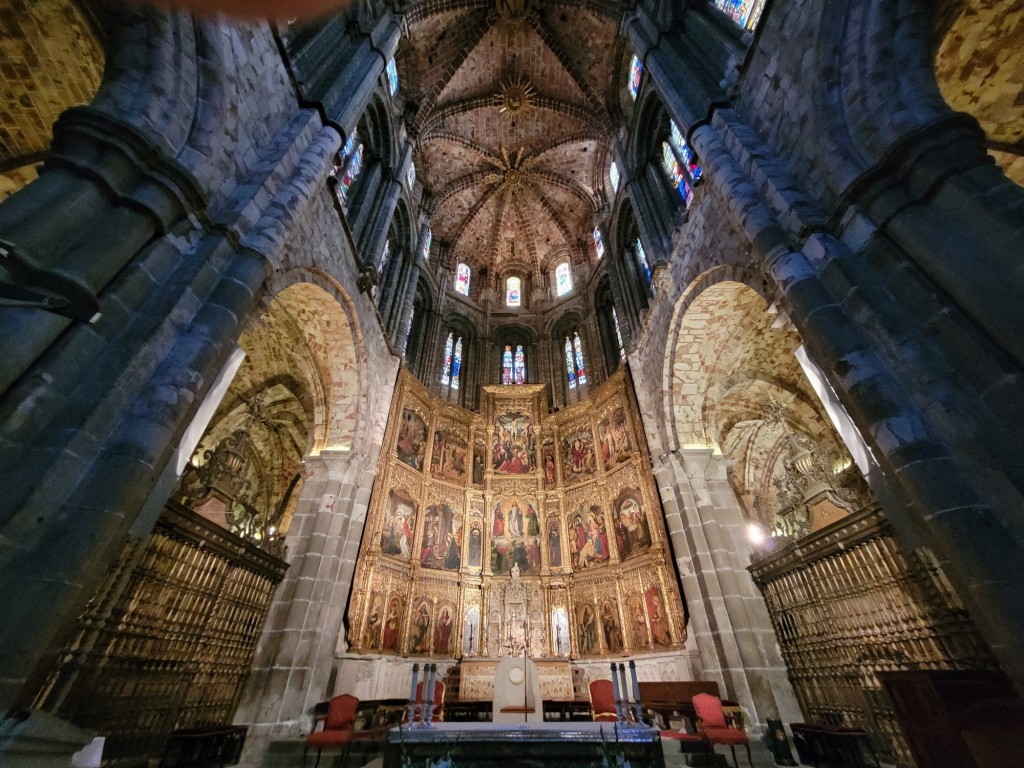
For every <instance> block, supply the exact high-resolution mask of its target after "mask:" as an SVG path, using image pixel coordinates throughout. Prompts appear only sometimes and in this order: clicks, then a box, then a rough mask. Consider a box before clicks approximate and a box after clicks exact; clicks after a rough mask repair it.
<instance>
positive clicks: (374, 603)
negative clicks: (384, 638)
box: [359, 590, 385, 651]
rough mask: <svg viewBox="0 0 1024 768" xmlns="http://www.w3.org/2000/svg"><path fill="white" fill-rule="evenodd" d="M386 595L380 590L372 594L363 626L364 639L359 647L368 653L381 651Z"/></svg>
mask: <svg viewBox="0 0 1024 768" xmlns="http://www.w3.org/2000/svg"><path fill="white" fill-rule="evenodd" d="M384 617H385V614H384V595H383V594H382V593H381V592H380V591H379V590H373V591H372V592H371V593H370V600H369V608H368V610H367V613H366V621H365V623H364V624H363V637H362V640H361V641H360V643H359V645H360V647H361V648H362V649H364V650H367V651H374V650H378V649H380V643H381V637H380V635H381V630H382V629H383V628H384Z"/></svg>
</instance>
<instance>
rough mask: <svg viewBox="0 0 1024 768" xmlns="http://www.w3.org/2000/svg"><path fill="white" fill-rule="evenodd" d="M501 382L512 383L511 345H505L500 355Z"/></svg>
mask: <svg viewBox="0 0 1024 768" xmlns="http://www.w3.org/2000/svg"><path fill="white" fill-rule="evenodd" d="M501 383H502V384H511V383H512V347H505V351H504V352H503V353H502V355H501Z"/></svg>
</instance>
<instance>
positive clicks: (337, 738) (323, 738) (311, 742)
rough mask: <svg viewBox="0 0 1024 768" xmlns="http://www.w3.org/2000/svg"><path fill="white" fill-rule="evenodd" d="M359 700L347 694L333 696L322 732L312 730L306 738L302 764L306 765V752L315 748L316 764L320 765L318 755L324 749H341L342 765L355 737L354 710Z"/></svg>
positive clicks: (314, 767) (315, 767)
mask: <svg viewBox="0 0 1024 768" xmlns="http://www.w3.org/2000/svg"><path fill="white" fill-rule="evenodd" d="M358 706H359V699H358V698H356V697H355V696H352V695H351V694H348V693H343V694H341V696H335V697H334V698H333V699H331V703H330V705H329V706H328V707H327V717H326V718H325V719H324V720H323V726H324V727H323V730H319V731H317V730H314V731H313V732H312V733H311V734H309V736H307V737H306V748H305V749H304V750H303V751H302V764H303V765H305V764H306V752H307V751H308V750H309V748H310V747H316V763H314V764H313V768H317V766H319V765H320V754H321V753H322V752H323V749H324V747H342V753H341V762H342V764H344V762H345V758H346V757H347V756H348V750H349V748H350V747H351V746H352V741H353V737H354V735H355V731H354V726H355V722H356V708H357V707H358Z"/></svg>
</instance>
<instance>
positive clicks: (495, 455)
mask: <svg viewBox="0 0 1024 768" xmlns="http://www.w3.org/2000/svg"><path fill="white" fill-rule="evenodd" d="M491 458H492V467H493V469H494V471H495V472H497V473H499V474H502V475H525V474H528V473H530V472H533V471H534V470H535V469H537V438H536V436H535V434H534V430H533V419H531V418H530V417H529V416H528V415H526V414H524V413H523V412H522V411H511V412H508V413H505V414H502V415H501V416H499V417H498V418H497V419H496V420H495V422H494V442H493V443H492V445H491Z"/></svg>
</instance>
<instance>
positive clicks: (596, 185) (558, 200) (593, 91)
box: [397, 0, 623, 275]
mask: <svg viewBox="0 0 1024 768" xmlns="http://www.w3.org/2000/svg"><path fill="white" fill-rule="evenodd" d="M621 15H622V10H621V7H620V6H619V3H616V2H590V3H587V2H579V3H577V2H571V3H570V2H540V1H539V0H532V1H531V0H497V1H495V0H483V1H482V2H481V1H479V0H477V1H475V2H474V1H467V2H458V1H457V0H456V1H455V2H452V1H451V0H447V1H446V2H427V3H422V4H420V5H418V6H417V7H415V8H414V9H412V10H411V11H410V13H409V14H408V15H407V16H406V24H407V35H406V36H405V37H404V38H403V40H402V43H401V45H400V46H399V52H398V56H397V64H398V70H399V77H400V80H401V83H402V90H403V93H404V94H405V96H406V100H407V103H408V104H409V105H410V107H411V111H412V119H411V121H410V122H411V128H412V133H413V136H414V138H415V139H416V142H417V150H416V164H417V168H418V174H419V178H420V179H422V180H423V183H424V185H425V187H426V189H427V191H428V193H429V195H430V197H429V200H430V202H429V211H430V214H431V224H432V227H433V231H434V237H435V238H436V239H437V240H438V241H439V242H440V243H441V244H442V245H444V246H446V247H447V252H448V256H449V259H451V260H457V261H464V262H466V263H468V264H470V265H471V266H472V267H474V269H476V270H480V268H482V267H489V268H490V273H491V274H492V275H494V274H496V273H497V272H499V271H500V270H501V269H502V268H504V267H507V266H510V265H515V266H517V267H520V268H523V269H525V270H527V271H535V272H539V271H540V270H543V269H544V268H545V267H546V266H547V264H548V261H549V259H550V258H551V257H553V256H555V255H558V256H560V255H561V254H564V253H566V252H567V251H568V252H569V253H570V254H572V257H573V258H574V259H575V260H579V259H582V258H584V257H585V256H584V254H585V253H587V252H588V251H587V246H586V245H585V243H586V242H587V238H588V237H589V232H590V231H591V230H592V229H593V226H594V215H595V212H596V211H597V209H598V207H599V206H600V205H601V200H602V199H603V196H604V194H605V191H604V189H603V185H604V183H605V182H604V179H605V177H606V174H605V168H606V163H607V147H608V139H609V136H610V135H611V123H612V121H611V117H610V110H609V104H612V105H614V104H615V103H616V100H617V99H618V95H617V93H616V91H615V88H614V83H615V82H619V83H621V81H622V78H621V77H616V74H617V68H618V67H619V66H621V57H622V51H623V49H622V43H621V40H620V39H619V38H618V29H619V23H620V20H621Z"/></svg>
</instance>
